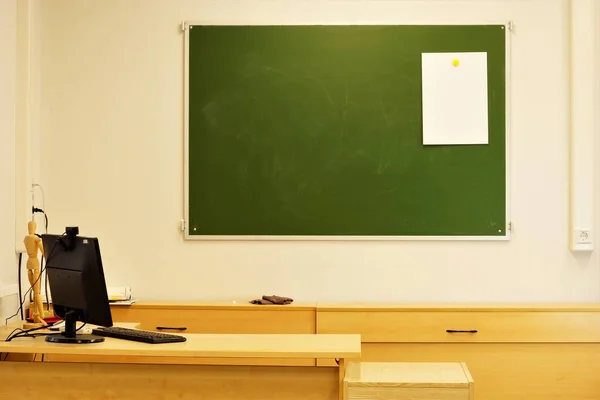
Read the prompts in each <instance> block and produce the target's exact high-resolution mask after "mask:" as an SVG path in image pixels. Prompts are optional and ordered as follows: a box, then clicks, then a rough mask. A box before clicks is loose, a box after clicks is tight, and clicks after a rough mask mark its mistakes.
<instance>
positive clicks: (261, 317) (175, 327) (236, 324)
mask: <svg viewBox="0 0 600 400" xmlns="http://www.w3.org/2000/svg"><path fill="white" fill-rule="evenodd" d="M112 312H113V320H114V321H123V322H139V323H140V329H146V330H153V331H156V330H160V331H163V332H167V333H175V334H176V333H315V311H313V310H290V311H288V310H280V311H279V310H277V311H274V310H248V309H246V310H244V309H241V310H240V309H188V310H186V309H174V310H169V309H162V308H160V309H151V308H143V309H135V308H124V307H123V308H117V307H113V309H112ZM165 328H166V329H165ZM171 328H172V329H171ZM179 328H182V329H179Z"/></svg>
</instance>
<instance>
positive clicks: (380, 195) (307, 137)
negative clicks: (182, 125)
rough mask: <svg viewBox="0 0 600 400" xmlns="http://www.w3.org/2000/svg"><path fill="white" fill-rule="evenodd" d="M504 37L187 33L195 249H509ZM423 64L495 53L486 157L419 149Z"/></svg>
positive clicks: (255, 30)
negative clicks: (381, 239) (476, 241)
mask: <svg viewBox="0 0 600 400" xmlns="http://www.w3.org/2000/svg"><path fill="white" fill-rule="evenodd" d="M505 38H506V32H505V27H504V26H501V25H486V26H200V25H191V26H188V27H187V32H186V39H187V40H186V46H187V53H186V54H187V58H186V70H187V73H186V95H187V96H186V98H187V99H188V100H187V102H186V107H187V108H186V109H187V114H186V115H187V118H186V119H187V121H186V144H187V146H186V152H187V154H186V172H187V176H186V200H187V202H186V203H187V204H186V207H187V210H186V211H187V218H188V221H187V230H188V231H187V233H188V236H189V237H192V238H193V237H195V238H201V237H206V236H215V235H217V236H220V235H225V236H227V237H231V236H240V235H241V236H248V235H250V236H265V235H267V236H271V235H275V236H288V235H293V236H324V235H325V236H330V235H333V236H346V237H348V236H398V237H402V236H450V237H456V236H479V237H482V236H493V237H501V236H505V235H506V226H507V221H506V219H507V217H506V209H507V207H506V133H505V131H506V126H505V125H506V124H505V108H506V104H505V103H506V94H505V74H506V68H505V65H506V40H505ZM426 52H487V57H488V60H487V63H488V125H489V143H488V144H486V145H454V146H453V145H450V146H424V145H423V132H422V108H421V107H422V95H421V54H422V53H426ZM449 101H452V99H451V98H449Z"/></svg>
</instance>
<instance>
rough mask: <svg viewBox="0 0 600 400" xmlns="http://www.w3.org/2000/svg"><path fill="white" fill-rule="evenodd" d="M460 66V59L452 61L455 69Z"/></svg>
mask: <svg viewBox="0 0 600 400" xmlns="http://www.w3.org/2000/svg"><path fill="white" fill-rule="evenodd" d="M458 64H460V62H459V61H458V58H455V59H454V60H452V65H454V66H455V67H458Z"/></svg>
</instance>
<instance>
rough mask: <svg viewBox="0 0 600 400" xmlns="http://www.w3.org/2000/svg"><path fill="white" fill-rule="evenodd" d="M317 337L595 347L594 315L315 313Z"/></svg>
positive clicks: (597, 318) (599, 316)
mask: <svg viewBox="0 0 600 400" xmlns="http://www.w3.org/2000/svg"><path fill="white" fill-rule="evenodd" d="M447 330H458V331H467V332H460V333H448V332H447ZM468 331H476V333H469V332H468ZM317 332H318V333H359V334H361V336H362V341H363V342H398V343H400V342H412V343H418V342H452V343H454V342H458V343H461V342H477V343H488V342H489V343H516V342H532V343H537V342H565V343H567V342H590V343H596V342H600V312H567V311H565V312H560V311H557V312H533V311H527V312H479V311H453V312H445V311H423V312H419V311H413V312H395V311H390V312H387V311H380V312H371V311H350V312H345V311H341V312H335V311H318V313H317Z"/></svg>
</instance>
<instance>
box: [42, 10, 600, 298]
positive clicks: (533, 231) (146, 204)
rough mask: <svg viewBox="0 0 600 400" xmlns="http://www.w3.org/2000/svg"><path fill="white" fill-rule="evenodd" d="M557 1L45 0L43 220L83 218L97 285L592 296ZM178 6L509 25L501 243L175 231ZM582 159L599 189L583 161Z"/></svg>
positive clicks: (144, 293)
mask: <svg viewBox="0 0 600 400" xmlns="http://www.w3.org/2000/svg"><path fill="white" fill-rule="evenodd" d="M567 4H568V2H567V1H564V0H518V1H517V0H514V1H511V0H489V1H487V0H486V1H484V0H465V1H460V2H457V1H451V0H446V1H444V0H422V1H400V0H399V1H391V0H389V1H340V2H333V1H299V0H298V1H290V0H287V1H258V0H252V1H250V0H249V1H239V2H233V1H223V0H218V1H217V0H215V1H208V0H205V1H194V0H162V1H161V0H127V1H125V0H103V1H95V0H41V8H40V10H39V16H40V20H39V26H37V29H38V33H37V34H36V35H35V37H34V38H33V40H38V41H39V42H40V43H39V46H40V50H39V51H40V53H39V63H35V64H32V72H33V73H37V74H39V76H40V80H39V85H38V86H36V87H33V88H32V93H33V94H32V96H33V97H35V96H36V95H39V98H40V113H39V116H38V117H37V118H36V117H33V118H32V121H31V122H32V123H35V124H38V125H39V127H40V134H41V146H40V148H41V152H42V153H41V158H40V160H41V162H40V167H41V173H40V176H39V179H40V181H41V182H42V183H43V185H44V189H45V193H46V204H47V208H48V210H50V213H49V214H50V218H51V221H50V222H51V230H52V231H54V232H58V233H60V232H62V230H63V229H64V226H66V225H79V226H80V229H81V233H82V234H85V235H97V236H99V237H100V239H101V248H102V252H103V253H102V254H103V257H104V262H105V269H106V273H107V279H108V282H109V284H110V285H131V286H132V287H133V290H134V294H135V295H137V296H139V297H141V298H145V299H170V300H181V299H195V300H200V299H237V300H238V301H245V300H249V299H250V298H253V297H255V296H258V295H261V294H267V293H268V294H273V293H275V294H280V295H289V296H292V297H294V298H295V299H297V300H298V301H327V300H339V301H361V300H362V301H399V300H410V301H412V300H415V301H422V300H425V301H427V300H434V301H436V300H438V301H439V300H441V301H572V300H573V301H575V300H581V301H590V300H599V299H600V277H599V272H600V268H599V258H598V251H596V252H593V253H591V254H587V253H583V254H579V255H574V253H572V252H570V251H569V247H568V246H569V243H568V240H569V171H570V169H569V123H570V122H569V75H568V72H569V69H568V67H569V64H568V61H569V47H568V45H569V25H568V15H569V13H568V8H567ZM182 20H195V21H207V22H213V23H219V22H231V21H235V22H240V21H243V22H247V23H253V22H258V23H294V22H302V23H357V22H367V23H369V22H374V23H377V22H380V23H414V22H431V23H444V22H452V23H455V22H459V23H460V22H466V23H486V22H506V21H509V20H511V21H513V22H514V26H515V31H514V34H513V35H512V38H511V41H512V51H511V71H512V76H511V82H510V90H511V93H512V110H511V127H512V141H511V147H510V149H509V151H510V156H511V165H512V173H511V193H512V198H511V208H512V220H513V221H514V224H515V231H514V232H513V235H512V239H511V240H510V241H509V242H494V243H490V242H433V243H432V242H388V243H377V242H369V243H355V242H350V243H349V242H342V243H335V242H299V243H294V242H292V243H290V242H277V243H270V242H261V243H243V242H242V243H232V242H220V243H214V242H211V243H202V242H183V240H182V237H181V235H180V232H179V231H178V227H179V220H180V219H181V218H182V204H183V198H182V196H183V187H182V149H183V143H182V126H183V125H182V96H183V92H182V71H183V65H182V60H183V58H182V56H183V41H182V39H183V38H182V35H181V32H179V31H178V26H179V24H180V22H181V21H182ZM590 37H591V35H590ZM583 40H591V39H583ZM597 56H598V54H597V51H596V53H594V52H591V53H589V54H588V55H587V56H586V55H584V56H583V57H589V62H596V57H597ZM584 61H585V60H584ZM590 79H591V78H590ZM590 84H591V83H590ZM592 145H595V144H592ZM594 154H596V155H597V154H598V151H597V148H595V150H594ZM586 173H589V174H592V175H584V176H583V177H585V178H590V179H587V181H588V182H589V181H592V179H591V178H593V179H594V180H593V181H592V182H593V183H592V186H593V187H592V188H591V189H592V190H593V191H594V192H597V191H598V187H599V185H598V182H597V179H596V178H595V176H596V175H595V174H594V171H588V172H586Z"/></svg>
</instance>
